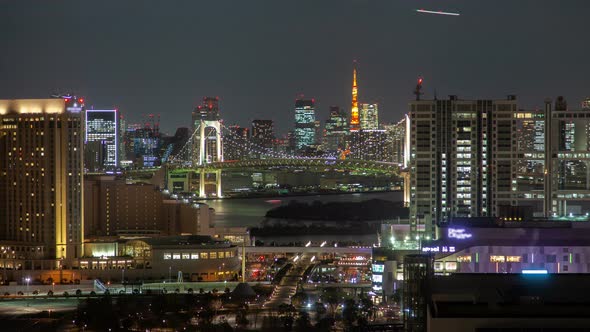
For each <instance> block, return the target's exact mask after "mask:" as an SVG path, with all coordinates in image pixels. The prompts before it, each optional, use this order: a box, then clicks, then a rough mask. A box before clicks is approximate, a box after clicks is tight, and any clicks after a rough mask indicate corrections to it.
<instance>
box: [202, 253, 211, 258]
mask: <svg viewBox="0 0 590 332" xmlns="http://www.w3.org/2000/svg"><path fill="white" fill-rule="evenodd" d="M201 258H202V259H207V258H209V255H208V254H207V253H206V252H203V253H201Z"/></svg>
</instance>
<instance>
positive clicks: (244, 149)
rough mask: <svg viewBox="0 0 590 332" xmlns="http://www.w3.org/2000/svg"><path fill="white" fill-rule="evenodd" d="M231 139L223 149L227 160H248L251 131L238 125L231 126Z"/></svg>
mask: <svg viewBox="0 0 590 332" xmlns="http://www.w3.org/2000/svg"><path fill="white" fill-rule="evenodd" d="M229 136H230V139H229V140H227V141H226V143H225V144H224V147H223V150H224V151H223V156H224V159H225V160H241V159H246V158H248V147H249V146H250V145H249V130H248V128H245V127H240V126H238V125H233V126H229Z"/></svg>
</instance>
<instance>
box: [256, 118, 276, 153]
mask: <svg viewBox="0 0 590 332" xmlns="http://www.w3.org/2000/svg"><path fill="white" fill-rule="evenodd" d="M274 139H275V130H274V122H273V121H272V120H254V121H252V143H254V144H255V145H257V146H260V147H264V148H267V149H271V148H272V142H273V140H274Z"/></svg>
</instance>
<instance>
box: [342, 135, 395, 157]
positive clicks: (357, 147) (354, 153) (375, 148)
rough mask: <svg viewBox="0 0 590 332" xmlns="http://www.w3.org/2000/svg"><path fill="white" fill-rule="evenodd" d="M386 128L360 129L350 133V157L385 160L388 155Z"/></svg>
mask: <svg viewBox="0 0 590 332" xmlns="http://www.w3.org/2000/svg"><path fill="white" fill-rule="evenodd" d="M386 143H387V132H386V131H385V130H379V129H376V130H362V129H361V130H359V131H354V132H351V133H350V147H349V149H350V158H352V159H358V160H373V161H385V159H386V156H387V144H386Z"/></svg>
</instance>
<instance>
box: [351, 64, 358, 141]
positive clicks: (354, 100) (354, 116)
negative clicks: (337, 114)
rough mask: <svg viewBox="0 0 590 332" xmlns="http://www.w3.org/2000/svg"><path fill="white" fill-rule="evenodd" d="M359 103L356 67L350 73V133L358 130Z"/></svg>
mask: <svg viewBox="0 0 590 332" xmlns="http://www.w3.org/2000/svg"><path fill="white" fill-rule="evenodd" d="M359 127H360V125H359V102H358V89H357V86H356V65H355V68H354V69H353V71H352V109H351V111H350V131H358V130H359Z"/></svg>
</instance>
